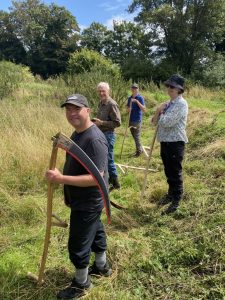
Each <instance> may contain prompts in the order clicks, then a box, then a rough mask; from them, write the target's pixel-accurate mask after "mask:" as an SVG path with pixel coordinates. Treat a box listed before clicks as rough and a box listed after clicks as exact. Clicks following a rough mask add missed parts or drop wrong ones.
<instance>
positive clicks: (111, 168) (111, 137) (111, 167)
mask: <svg viewBox="0 0 225 300" xmlns="http://www.w3.org/2000/svg"><path fill="white" fill-rule="evenodd" d="M104 135H105V137H106V139H107V142H108V172H109V177H117V176H118V173H117V170H116V166H115V163H114V144H115V141H116V136H115V133H114V132H109V131H107V132H104Z"/></svg>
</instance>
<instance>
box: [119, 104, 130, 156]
mask: <svg viewBox="0 0 225 300" xmlns="http://www.w3.org/2000/svg"><path fill="white" fill-rule="evenodd" d="M129 108H130V111H129V114H128V118H127V125H126V129H125V132H124V135H123V141H122V146H121V151H120V159H121V158H122V154H123V146H124V142H125V138H126V136H127V130H128V128H129V123H130V115H131V109H132V98H131V99H130V107H129Z"/></svg>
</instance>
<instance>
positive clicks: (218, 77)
mask: <svg viewBox="0 0 225 300" xmlns="http://www.w3.org/2000/svg"><path fill="white" fill-rule="evenodd" d="M203 84H205V85H206V86H208V87H213V88H215V87H225V58H224V55H221V54H218V55H217V56H216V57H215V58H214V59H212V60H211V61H210V62H209V63H208V65H207V66H206V67H205V68H204V70H203Z"/></svg>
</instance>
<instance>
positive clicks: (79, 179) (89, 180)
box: [59, 174, 97, 187]
mask: <svg viewBox="0 0 225 300" xmlns="http://www.w3.org/2000/svg"><path fill="white" fill-rule="evenodd" d="M59 183H61V184H66V185H74V186H78V187H90V186H96V185H97V183H96V180H95V179H94V178H93V177H92V176H91V175H90V174H85V175H77V176H69V175H62V176H61V178H60V180H59Z"/></svg>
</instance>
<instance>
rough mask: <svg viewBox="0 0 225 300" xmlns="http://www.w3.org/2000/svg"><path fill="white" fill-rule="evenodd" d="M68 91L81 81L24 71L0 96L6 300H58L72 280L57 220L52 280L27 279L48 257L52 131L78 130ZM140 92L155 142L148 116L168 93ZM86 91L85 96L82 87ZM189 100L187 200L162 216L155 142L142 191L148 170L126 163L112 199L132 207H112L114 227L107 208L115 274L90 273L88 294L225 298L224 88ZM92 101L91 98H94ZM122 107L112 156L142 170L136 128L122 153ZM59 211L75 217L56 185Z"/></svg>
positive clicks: (0, 257) (196, 90) (1, 270)
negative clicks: (70, 115)
mask: <svg viewBox="0 0 225 300" xmlns="http://www.w3.org/2000/svg"><path fill="white" fill-rule="evenodd" d="M86 84H87V83H86ZM93 84H95V83H94V82H93ZM126 88H127V87H126ZM71 92H79V86H77V85H75V84H74V86H73V83H70V86H66V85H65V84H64V83H63V82H62V81H61V80H60V79H57V78H56V79H52V80H48V81H42V80H40V79H30V78H27V79H24V80H23V81H22V82H21V83H20V84H19V85H18V86H16V87H15V88H14V89H13V90H10V92H9V93H7V94H6V95H3V96H2V99H1V100H0V173H1V177H0V299H4V300H12V299H14V300H15V299H16V300H24V299H26V300H52V299H55V298H56V297H55V294H56V292H57V291H58V290H60V289H61V288H63V287H64V286H65V285H66V284H67V283H68V282H69V280H70V279H71V278H72V277H73V273H74V270H73V267H72V265H71V263H70V261H69V258H68V252H67V238H68V230H67V229H62V228H56V227H54V228H53V230H52V237H51V244H50V247H49V254H48V259H47V264H46V272H45V283H44V284H43V285H42V286H41V287H38V286H37V285H36V283H35V282H33V281H32V280H31V279H30V278H28V277H27V273H28V272H32V273H34V274H38V268H39V263H40V259H41V255H42V249H43V242H44V234H45V220H46V216H45V211H46V198H47V196H46V194H47V192H46V191H47V185H46V181H45V179H44V173H45V170H46V169H47V168H48V164H49V158H50V154H51V147H52V144H51V136H53V135H54V134H56V133H57V132H59V131H61V132H63V133H65V134H66V135H68V136H70V134H71V133H72V128H71V127H70V125H69V124H68V123H67V121H66V118H65V115H64V111H63V110H62V109H60V108H59V105H60V103H61V102H62V101H63V100H64V97H65V96H66V95H67V94H69V93H71ZM141 92H143V95H144V97H145V99H146V106H147V108H148V109H147V112H146V113H145V115H144V122H143V132H142V143H143V145H145V146H149V145H150V144H151V141H152V137H153V134H154V130H155V129H154V128H153V127H152V126H151V125H150V118H151V115H152V114H153V112H154V110H155V108H156V106H157V105H158V104H159V103H161V102H162V101H165V100H167V99H168V98H167V95H166V94H165V91H164V90H163V88H161V89H158V88H157V87H156V86H154V85H153V84H152V85H149V86H148V88H146V89H145V90H144V89H143V91H141ZM82 93H83V94H84V95H85V84H83V86H82ZM87 94H88V95H90V91H87ZM127 95H128V93H127ZM184 97H185V98H186V99H187V101H188V103H189V109H190V111H189V118H188V128H187V131H188V136H189V143H188V145H187V147H186V156H185V161H184V181H185V195H184V199H183V201H182V202H181V206H180V208H179V210H178V211H177V212H176V213H174V214H172V215H168V216H161V210H162V208H160V207H158V205H157V203H158V201H159V199H160V197H161V196H162V195H163V194H164V193H165V192H166V189H167V183H166V180H165V176H164V172H163V167H162V162H161V159H160V156H159V144H158V143H157V142H156V143H155V147H154V151H153V156H152V160H151V164H150V168H152V169H154V170H155V172H149V173H148V180H147V188H146V191H145V195H144V197H143V198H141V188H142V184H143V179H144V172H143V171H141V170H131V169H128V170H127V172H126V174H122V172H121V171H120V170H119V175H120V181H121V184H122V187H121V189H120V190H116V191H113V192H112V193H111V194H110V197H111V200H113V201H115V202H117V203H119V204H121V205H123V206H125V207H126V210H124V211H122V210H117V209H115V208H113V207H112V221H111V224H110V225H107V222H106V217H105V213H104V212H103V221H104V223H105V228H106V231H107V237H108V258H109V261H110V263H111V264H112V267H113V275H112V276H111V277H110V278H100V279H99V278H93V283H94V288H93V289H92V290H91V292H90V293H89V294H88V295H86V296H85V297H84V299H87V300H91V299H93V300H94V299H97V300H108V299H110V300H112V299H113V300H142V299H164V300H174V299H179V300H186V299H187V300H190V299H193V300H194V299H196V300H200V299H210V300H213V299H215V300H219V299H220V300H224V299H225V201H224V200H225V138H224V137H225V92H224V91H222V90H214V91H212V90H207V89H204V88H203V87H201V86H197V85H196V86H192V87H190V88H189V89H188V90H187V92H186V93H185V95H184ZM95 99H96V98H94V99H92V101H95V103H97V102H96V101H97V100H95ZM120 102H122V100H120ZM123 102H124V103H125V102H126V98H124V99H123ZM121 111H122V117H123V125H122V126H121V127H120V128H118V129H117V141H116V147H115V161H116V162H117V163H121V164H126V165H132V166H138V167H145V165H146V161H147V160H146V158H145V156H144V155H142V156H141V157H140V158H130V157H129V155H130V154H131V153H132V152H134V150H135V149H134V142H133V140H132V138H131V134H130V133H129V132H128V134H127V137H126V139H125V144H124V152H123V156H122V158H121V159H120V150H121V143H122V139H123V134H124V132H125V127H126V122H127V115H126V112H125V109H124V106H123V108H122V110H121ZM93 115H94V111H93ZM64 157H65V152H63V151H62V150H59V155H58V161H57V166H58V168H62V166H63V162H64ZM54 211H55V212H56V213H57V214H58V215H59V216H60V217H61V218H62V219H64V220H66V221H68V220H69V209H68V208H67V207H65V205H64V202H63V194H62V187H60V186H57V187H56V188H55V193H54Z"/></svg>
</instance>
